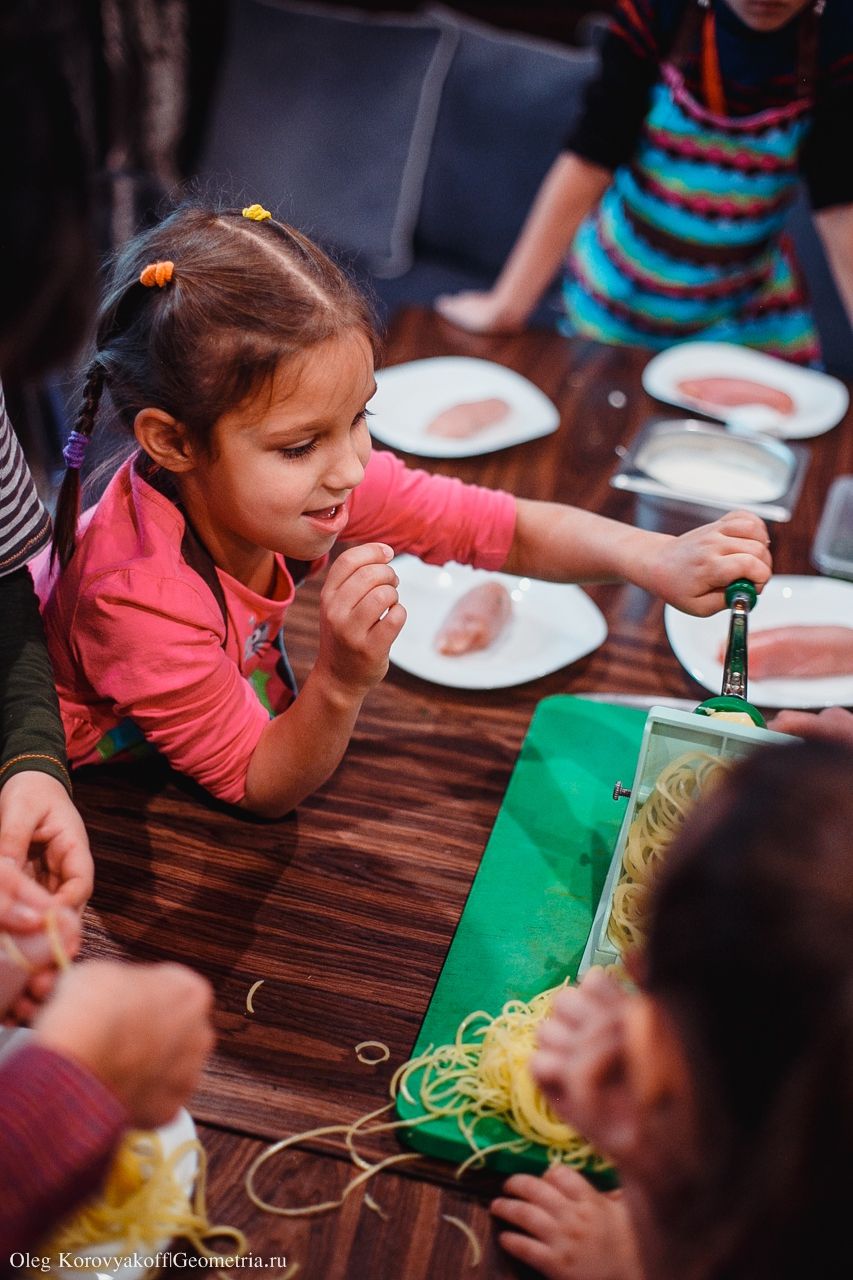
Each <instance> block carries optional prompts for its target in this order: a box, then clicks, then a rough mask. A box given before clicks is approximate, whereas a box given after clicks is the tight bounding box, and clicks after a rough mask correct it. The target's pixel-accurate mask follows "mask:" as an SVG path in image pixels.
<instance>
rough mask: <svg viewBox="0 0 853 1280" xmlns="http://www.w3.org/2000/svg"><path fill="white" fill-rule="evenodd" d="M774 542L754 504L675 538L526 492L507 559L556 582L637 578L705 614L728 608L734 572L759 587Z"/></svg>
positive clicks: (513, 566)
mask: <svg viewBox="0 0 853 1280" xmlns="http://www.w3.org/2000/svg"><path fill="white" fill-rule="evenodd" d="M768 543H769V538H768V535H767V529H766V527H765V525H764V522H763V521H762V520H760V519H759V518H758V516H754V515H752V514H751V513H750V512H748V511H731V512H729V513H727V514H726V515H725V516H722V517H721V518H720V519H719V520H715V521H714V523H713V524H707V525H702V526H701V527H700V528H698V529H691V530H690V532H689V533H685V534H682V535H681V537H680V538H675V537H673V536H672V535H671V534H666V533H651V532H649V531H647V530H645V529H635V528H634V527H633V525H629V524H622V523H621V522H620V521H618V520H608V519H607V518H605V517H604V516H598V515H594V514H593V513H592V512H591V511H581V510H580V509H579V508H577V507H568V506H562V505H560V504H558V503H553V502H533V501H530V500H528V499H523V498H520V499H519V500H518V516H517V521H516V529H515V537H514V539H513V543H512V547H511V548H510V553H509V557H508V558H507V561H506V564H505V565H504V566H503V567H504V570H505V572H507V573H521V574H527V575H529V576H530V577H533V578H544V579H546V580H547V581H551V582H609V581H627V582H633V583H634V584H635V585H636V586H638V587H643V588H644V589H645V590H646V591H649V592H651V593H652V594H653V595H657V596H660V597H661V598H662V599H664V600H666V601H667V602H668V603H669V604H672V605H675V606H676V608H678V609H683V610H684V611H685V612H686V613H694V614H699V615H702V616H705V615H708V614H711V613H716V612H717V611H718V610H719V609H722V608H724V606H725V597H724V591H725V588H726V587H727V586H728V584H729V583H730V582H734V580H735V579H736V578H748V579H749V580H750V581H752V582H754V583H755V584H756V586H757V587H758V589H759V591H760V590H761V588H762V587H763V586H764V584H765V583H766V582H767V580H768V579H769V577H770V571H771V566H772V562H771V558H770V551H769V547H768Z"/></svg>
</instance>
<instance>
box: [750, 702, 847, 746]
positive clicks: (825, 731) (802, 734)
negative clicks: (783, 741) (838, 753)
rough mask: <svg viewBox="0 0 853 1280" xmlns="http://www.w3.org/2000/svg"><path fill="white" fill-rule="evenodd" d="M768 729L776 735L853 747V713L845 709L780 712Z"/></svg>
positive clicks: (829, 708) (830, 708)
mask: <svg viewBox="0 0 853 1280" xmlns="http://www.w3.org/2000/svg"><path fill="white" fill-rule="evenodd" d="M767 728H768V729H773V730H775V732H776V733H792V734H794V735H795V737H798V738H816V739H822V740H823V741H825V742H841V743H843V744H844V745H846V746H848V747H853V712H851V711H846V710H845V709H844V707H825V708H824V709H823V711H818V712H817V714H815V712H813V711H780V712H779V714H778V716H775V717H774V719H772V720H770V721H769V722H768V725H767Z"/></svg>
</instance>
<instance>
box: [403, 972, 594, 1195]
mask: <svg viewBox="0 0 853 1280" xmlns="http://www.w3.org/2000/svg"><path fill="white" fill-rule="evenodd" d="M567 985H568V982H564V983H562V984H561V985H560V986H557V987H551V988H549V990H547V991H542V992H540V993H539V995H537V996H534V997H533V999H532V1000H530V1001H525V1000H508V1001H507V1003H506V1004H505V1005H504V1007H503V1009H502V1010H501V1012H500V1013H499V1014H498V1015H497V1017H492V1015H491V1014H488V1013H484V1012H481V1011H478V1012H476V1013H471V1014H469V1015H468V1017H467V1018H465V1020H464V1021H463V1022H462V1023H461V1025H460V1027H459V1029H458V1031H457V1032H456V1038H455V1040H454V1041H453V1043H452V1044H447V1045H442V1046H441V1047H440V1048H438V1049H429V1050H428V1051H427V1052H426V1053H424V1054H421V1055H420V1056H419V1057H417V1058H413V1059H412V1060H411V1061H410V1062H407V1063H405V1064H404V1065H403V1066H402V1067H401V1068H400V1070H399V1071H398V1072H397V1074H396V1076H395V1077H394V1080H393V1081H392V1084H391V1088H392V1094H394V1095H396V1093H397V1091H399V1093H400V1094H401V1095H402V1096H403V1098H404V1099H405V1100H406V1101H407V1102H414V1101H415V1099H414V1098H413V1097H412V1094H411V1092H410V1087H416V1088H417V1100H418V1101H419V1102H420V1105H421V1107H422V1108H423V1110H424V1112H425V1116H424V1120H423V1122H427V1121H430V1120H437V1119H440V1118H442V1117H444V1116H453V1117H454V1118H455V1120H456V1122H457V1124H458V1125H459V1129H460V1131H461V1132H462V1134H463V1135H464V1136H465V1139H466V1141H467V1143H468V1145H469V1146H470V1147H471V1151H472V1155H471V1156H470V1157H469V1158H468V1159H467V1160H465V1161H464V1162H463V1163H462V1164H461V1165H460V1166H459V1168H458V1169H457V1177H459V1176H460V1175H461V1174H462V1173H463V1172H464V1171H465V1170H466V1169H467V1168H469V1167H470V1166H472V1165H477V1166H479V1165H482V1164H483V1163H484V1162H485V1157H486V1156H487V1155H488V1154H490V1153H492V1152H495V1151H525V1150H527V1149H529V1148H530V1147H531V1146H533V1145H534V1144H539V1145H540V1146H543V1147H545V1149H546V1151H547V1156H548V1161H549V1163H556V1162H559V1163H563V1164H569V1165H572V1166H574V1167H576V1168H580V1167H584V1168H591V1169H595V1170H598V1171H601V1170H603V1169H606V1168H608V1167H609V1166H608V1164H607V1162H606V1161H605V1160H604V1159H602V1157H601V1156H599V1155H597V1153H596V1152H595V1151H594V1150H593V1148H592V1147H591V1146H590V1145H589V1143H588V1142H586V1141H585V1139H584V1138H582V1137H581V1136H580V1134H578V1133H576V1132H575V1130H573V1129H571V1128H569V1126H568V1125H566V1124H564V1123H563V1121H562V1120H560V1119H558V1118H557V1116H555V1115H554V1113H553V1111H552V1110H551V1108H550V1106H549V1105H548V1102H547V1101H546V1099H545V1098H544V1097H543V1095H542V1092H541V1091H540V1089H539V1087H538V1086H537V1084H536V1083H535V1081H534V1079H533V1077H532V1075H531V1074H530V1058H531V1056H532V1054H533V1052H534V1050H535V1048H536V1036H537V1032H538V1029H539V1025H540V1023H541V1022H542V1020H543V1018H547V1016H548V1013H549V1011H550V1008H551V1002H552V1000H553V998H554V996H555V995H556V993H557V992H558V991H562V990H563V989H564V988H565V987H566V986H567ZM416 1079H417V1085H415V1084H414V1081H415V1080H416ZM490 1119H499V1120H502V1121H503V1122H504V1123H505V1124H507V1125H508V1126H509V1127H510V1128H511V1129H513V1130H514V1131H515V1132H516V1133H517V1134H518V1135H519V1137H518V1138H517V1139H509V1140H507V1141H503V1142H497V1143H492V1144H491V1145H489V1146H485V1147H481V1146H480V1145H479V1144H478V1142H477V1127H478V1126H479V1125H481V1124H482V1123H483V1122H484V1121H486V1120H490ZM415 1123H418V1122H417V1121H416V1122H415Z"/></svg>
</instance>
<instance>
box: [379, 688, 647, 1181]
mask: <svg viewBox="0 0 853 1280" xmlns="http://www.w3.org/2000/svg"><path fill="white" fill-rule="evenodd" d="M645 721H646V713H645V711H642V710H637V709H636V708H632V707H619V706H614V705H611V704H608V703H602V702H589V701H586V700H584V699H583V698H573V697H567V696H564V695H562V696H558V697H552V698H545V699H544V700H543V701H542V702H540V703H539V706H538V707H537V708H536V711H535V713H534V716H533V720H532V721H531V724H530V728H529V730H528V732H527V737H526V738H525V741H524V745H523V746H522V748H521V754H520V755H519V757H518V761H517V762H516V766H515V769H514V770H513V774H512V777H511V778H510V782H509V786H508V787H507V791H506V795H505V796H504V800H503V804H502V805H501V808H500V812H499V813H498V816H497V819H496V821H495V825H494V827H493V829H492V834H491V836H490V837H489V842H488V844H487V846H486V851H485V853H484V854H483V858H482V861H481V863H480V868H479V870H478V872H477V875H476V877H475V879H474V883H473V884H472V886H471V891H470V893H469V895H468V900H467V902H466V904H465V909H464V911H463V913H462V917H461V919H460V921H459V925H458V926H457V929H456V933H455V934H454V937H453V941H452V943H451V945H450V950H449V951H448V953H447V959H446V960H445V962H444V967H443V968H442V971H441V973H440V975H439V978H438V982H437V983H436V987H435V991H434V992H433V996H432V1000H431V1001H430V1005H429V1008H428V1009H427V1012H426V1016H425V1018H424V1021H423V1023H422V1025H421V1029H420V1033H419V1035H418V1038H417V1040H416V1042H415V1046H414V1049H413V1050H412V1056H413V1057H416V1056H417V1055H418V1054H419V1053H422V1052H424V1050H426V1049H427V1048H428V1047H429V1046H430V1045H433V1046H438V1045H442V1044H449V1043H451V1042H452V1041H453V1039H454V1038H455V1035H456V1029H457V1027H458V1026H459V1024H460V1022H461V1021H462V1019H463V1018H464V1017H465V1016H466V1015H467V1014H469V1013H471V1012H473V1011H474V1010H475V1009H484V1010H486V1011H487V1012H488V1013H491V1014H493V1015H494V1014H497V1013H499V1012H500V1010H501V1008H502V1007H503V1005H504V1004H505V1003H506V1001H507V1000H510V999H521V1000H529V999H530V998H531V997H532V996H534V995H536V994H537V993H538V992H540V991H544V990H546V989H547V988H548V987H553V986H556V984H557V983H558V982H562V981H563V979H564V978H565V977H566V976H567V975H568V976H570V977H574V976H575V975H576V974H577V970H578V965H579V963H580V959H581V955H582V953H583V949H584V946H585V944H586V940H587V937H588V935H589V931H590V928H591V926H592V918H593V915H594V912H595V908H596V906H597V904H598V899H599V897H600V896H601V890H602V887H603V885H604V880H605V877H606V875H607V869H608V866H609V863H610V858H611V856H612V853H613V849H614V847H615V844H616V838H617V836H618V834H619V825H620V823H621V820H622V817H623V814H624V806H623V805H622V804H618V803H614V801H613V798H612V792H613V784H614V782H615V781H616V779H617V778H621V779H623V780H627V779H631V778H633V776H634V770H635V768H636V764H637V756H638V754H639V749H640V740H641V738H642V734H643V726H644V724H645ZM417 1087H418V1075H415V1076H414V1077H413V1078H412V1081H411V1082H410V1084H409V1089H410V1091H411V1093H412V1096H413V1097H415V1098H417ZM397 1114H398V1116H399V1117H400V1119H402V1120H411V1119H415V1118H418V1117H420V1116H422V1115H423V1110H422V1108H421V1107H420V1105H419V1104H418V1103H417V1102H415V1104H414V1105H411V1104H409V1103H408V1102H407V1101H406V1100H405V1098H402V1097H400V1098H398V1102H397ZM402 1133H403V1137H404V1139H405V1141H406V1142H407V1143H408V1144H409V1145H410V1146H412V1147H414V1148H416V1150H418V1151H423V1152H424V1153H426V1154H428V1155H431V1156H437V1157H439V1158H440V1159H443V1160H450V1161H453V1163H454V1164H459V1163H461V1161H463V1160H465V1159H467V1157H468V1156H469V1155H471V1148H470V1147H469V1146H468V1144H467V1142H466V1141H465V1138H464V1137H463V1136H462V1134H461V1132H460V1130H459V1127H458V1125H457V1124H456V1121H455V1120H454V1119H452V1118H446V1119H442V1120H434V1121H431V1122H429V1123H426V1124H422V1125H420V1126H418V1127H417V1128H413V1129H403V1130H402ZM477 1133H478V1138H479V1144H480V1145H481V1146H486V1145H489V1144H491V1143H493V1142H502V1141H506V1140H509V1139H511V1138H517V1137H518V1135H517V1134H516V1133H514V1132H513V1131H512V1130H511V1129H509V1128H508V1126H506V1125H505V1124H503V1122H502V1121H498V1120H489V1121H485V1122H483V1123H482V1124H481V1125H478V1128H477ZM487 1162H488V1164H489V1166H490V1167H491V1168H494V1169H497V1170H500V1171H502V1172H505V1173H511V1172H515V1171H516V1170H520V1169H526V1170H531V1171H537V1172H538V1171H540V1170H541V1169H543V1168H544V1167H545V1165H546V1158H545V1150H544V1148H539V1147H533V1148H531V1149H530V1150H529V1151H525V1152H522V1153H520V1154H519V1153H510V1152H505V1151H501V1152H496V1153H494V1154H493V1155H491V1156H489V1157H487Z"/></svg>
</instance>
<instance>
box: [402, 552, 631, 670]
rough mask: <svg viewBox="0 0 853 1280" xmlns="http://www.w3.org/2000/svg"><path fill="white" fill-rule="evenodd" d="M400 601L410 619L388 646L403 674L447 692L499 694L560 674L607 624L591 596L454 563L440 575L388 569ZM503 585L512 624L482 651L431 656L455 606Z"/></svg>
mask: <svg viewBox="0 0 853 1280" xmlns="http://www.w3.org/2000/svg"><path fill="white" fill-rule="evenodd" d="M392 563H393V565H394V568H395V570H396V572H397V576H398V577H399V579H400V587H399V593H400V600H401V602H402V604H403V605H405V608H406V611H407V613H408V618H407V619H406V623H405V626H404V627H403V630H402V631H401V632H400V634H399V636H398V637H397V639H396V640H395V641H394V644H393V645H392V646H391V661H392V662H393V663H394V664H395V665H396V666H398V667H399V668H400V669H401V670H402V671H408V672H410V674H411V675H415V676H420V677H421V679H423V680H431V681H432V682H433V683H434V684H443V685H447V686H448V687H450V688H452V689H504V688H507V687H508V686H510V685H516V684H524V683H525V682H526V681H527V680H537V679H538V678H539V677H540V676H544V675H548V674H549V673H550V672H551V671H557V670H559V668H560V667H566V666H568V665H569V663H570V662H576V661H577V659H578V658H582V657H583V656H584V655H585V654H587V653H592V651H593V649H597V648H598V646H599V645H601V644H603V643H604V641H605V639H606V638H607V623H606V622H605V621H604V616H603V615H602V613H601V610H600V609H599V608H598V607H597V606H596V605H595V604H593V602H592V601H591V600H590V598H589V596H588V595H587V594H586V593H585V592H584V591H582V590H581V589H580V587H576V586H573V585H572V584H567V583H561V582H541V581H540V580H539V579H537V578H516V577H512V576H511V575H510V574H506V573H490V572H489V571H488V570H486V569H472V568H471V566H470V565H462V564H455V563H454V562H453V561H451V562H450V563H448V564H446V565H444V566H443V567H442V568H439V567H438V566H437V565H430V564H424V563H423V561H421V560H418V559H417V558H416V557H415V556H398V557H397V558H396V559H395V560H394V561H393V562H392ZM489 580H496V581H498V582H501V583H503V585H504V586H505V587H506V589H507V590H508V591H509V593H510V596H511V598H512V606H513V608H512V618H511V619H510V622H509V624H508V625H507V627H506V628H505V629H504V630H503V632H502V633H501V634H500V635H499V636H498V638H497V640H496V641H495V643H494V644H492V645H490V646H489V648H488V649H480V650H477V651H475V652H474V653H464V654H461V655H460V656H459V657H448V656H447V655H446V654H443V653H439V652H438V651H437V650H436V649H435V648H434V640H435V635H436V632H437V631H438V629H439V627H440V626H441V625H442V623H443V622H444V619H445V618H446V617H447V614H448V613H449V612H450V610H451V608H452V607H453V605H454V604H455V603H456V601H457V600H458V599H459V597H460V596H462V595H464V594H465V592H466V591H470V590H471V588H472V587H476V586H479V584H480V583H482V582H487V581H489Z"/></svg>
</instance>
